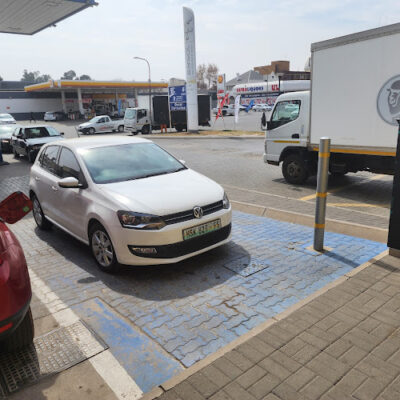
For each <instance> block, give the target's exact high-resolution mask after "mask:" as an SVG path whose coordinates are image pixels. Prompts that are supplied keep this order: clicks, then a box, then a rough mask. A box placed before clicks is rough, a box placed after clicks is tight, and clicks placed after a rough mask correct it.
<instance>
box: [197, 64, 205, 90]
mask: <svg viewBox="0 0 400 400" xmlns="http://www.w3.org/2000/svg"><path fill="white" fill-rule="evenodd" d="M206 71H207V67H206V64H199V65H198V66H197V88H198V89H207V83H206V79H205V78H206Z"/></svg>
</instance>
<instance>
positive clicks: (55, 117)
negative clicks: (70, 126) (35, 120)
mask: <svg viewBox="0 0 400 400" xmlns="http://www.w3.org/2000/svg"><path fill="white" fill-rule="evenodd" d="M43 119H44V120H45V121H63V120H65V119H67V115H66V114H65V113H64V112H62V111H47V112H45V113H44V118H43Z"/></svg>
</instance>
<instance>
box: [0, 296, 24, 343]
mask: <svg viewBox="0 0 400 400" xmlns="http://www.w3.org/2000/svg"><path fill="white" fill-rule="evenodd" d="M30 304H31V298H29V300H28V301H27V302H26V303H25V304H24V306H23V307H22V308H21V309H20V310H19V311H18V312H17V313H16V314H14V315H12V316H11V317H9V318H7V319H5V320H3V321H0V341H2V340H4V339H6V338H7V337H9V336H10V335H12V334H13V333H14V331H15V330H16V329H17V328H18V326H19V324H20V323H21V322H22V320H23V319H24V318H25V315H26V313H27V312H28V310H29V306H30Z"/></svg>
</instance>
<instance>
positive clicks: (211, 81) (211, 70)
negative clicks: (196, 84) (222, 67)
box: [205, 64, 218, 89]
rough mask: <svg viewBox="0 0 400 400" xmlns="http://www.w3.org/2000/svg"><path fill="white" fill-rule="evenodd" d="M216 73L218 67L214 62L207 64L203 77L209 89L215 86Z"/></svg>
mask: <svg viewBox="0 0 400 400" xmlns="http://www.w3.org/2000/svg"><path fill="white" fill-rule="evenodd" d="M217 75H218V67H217V66H216V65H215V64H208V65H207V71H206V76H205V78H206V79H207V81H208V88H209V89H216V88H217Z"/></svg>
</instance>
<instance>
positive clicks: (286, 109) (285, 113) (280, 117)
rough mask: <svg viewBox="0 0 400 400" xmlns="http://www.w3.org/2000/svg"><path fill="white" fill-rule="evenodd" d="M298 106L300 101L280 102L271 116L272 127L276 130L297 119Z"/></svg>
mask: <svg viewBox="0 0 400 400" xmlns="http://www.w3.org/2000/svg"><path fill="white" fill-rule="evenodd" d="M300 104H301V101H300V100H291V101H280V102H279V103H278V104H277V105H276V106H275V109H274V113H273V114H272V118H271V121H272V123H273V127H274V128H277V127H278V126H282V125H285V124H287V123H288V122H291V121H294V120H295V119H297V118H298V116H299V113H300Z"/></svg>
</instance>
